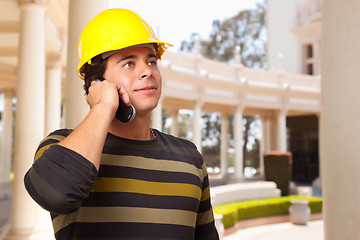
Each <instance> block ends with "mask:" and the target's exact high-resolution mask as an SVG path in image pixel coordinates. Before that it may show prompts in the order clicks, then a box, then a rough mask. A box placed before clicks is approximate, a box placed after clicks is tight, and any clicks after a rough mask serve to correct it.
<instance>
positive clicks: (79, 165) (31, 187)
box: [24, 138, 97, 214]
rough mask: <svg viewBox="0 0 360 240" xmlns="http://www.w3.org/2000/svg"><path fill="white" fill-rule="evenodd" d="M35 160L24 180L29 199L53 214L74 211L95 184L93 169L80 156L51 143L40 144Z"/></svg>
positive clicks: (94, 171)
mask: <svg viewBox="0 0 360 240" xmlns="http://www.w3.org/2000/svg"><path fill="white" fill-rule="evenodd" d="M49 139H51V138H49ZM44 149H45V150H44ZM35 160H36V161H35V162H34V164H33V165H32V167H31V168H30V169H29V170H28V172H27V173H26V175H25V177H24V183H25V188H26V190H27V191H28V193H29V194H30V196H31V197H32V198H33V199H34V200H35V201H36V202H37V203H38V204H39V205H40V206H41V207H43V208H44V209H46V210H48V211H49V212H52V213H55V214H66V213H70V212H73V211H75V210H76V209H78V208H79V207H80V205H81V203H82V201H83V200H84V199H85V198H87V197H88V195H89V192H90V190H91V189H92V188H93V185H94V183H95V179H96V176H97V170H96V168H95V166H94V165H93V164H92V163H91V162H90V161H88V160H87V159H86V158H84V157H83V156H81V155H80V154H78V153H76V152H74V151H72V150H70V149H68V148H65V147H63V146H60V145H57V144H54V140H53V139H52V140H49V141H44V142H42V143H41V144H40V146H39V148H38V150H37V153H36V154H35Z"/></svg>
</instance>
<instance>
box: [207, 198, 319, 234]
mask: <svg viewBox="0 0 360 240" xmlns="http://www.w3.org/2000/svg"><path fill="white" fill-rule="evenodd" d="M291 199H305V200H309V207H310V209H311V212H312V213H316V212H321V209H322V199H321V198H317V197H300V196H286V197H279V198H268V199H258V200H248V201H240V202H234V203H227V204H222V205H219V206H216V207H215V208H214V213H219V214H222V215H223V219H222V222H223V224H224V227H225V228H228V227H231V226H234V225H235V223H236V222H237V221H239V220H244V219H250V218H257V217H268V216H276V215H284V214H288V213H289V207H290V200H291Z"/></svg>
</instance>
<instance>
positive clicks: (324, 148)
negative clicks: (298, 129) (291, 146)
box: [320, 0, 360, 240]
mask: <svg viewBox="0 0 360 240" xmlns="http://www.w3.org/2000/svg"><path fill="white" fill-rule="evenodd" d="M322 4H323V6H322V16H321V20H322V36H321V39H322V42H321V43H322V44H323V45H322V51H321V59H322V62H321V77H322V83H321V95H322V97H321V101H322V102H321V119H320V136H321V141H320V151H321V178H322V185H323V200H324V207H323V212H324V233H325V234H324V236H325V240H338V239H360V228H359V222H360V211H358V207H359V203H360V188H359V187H358V185H357V184H358V183H359V182H360V174H359V170H360V155H359V149H360V141H359V132H360V124H359V122H358V119H360V111H359V109H360V98H359V89H360V81H359V76H360V58H359V56H360V46H359V39H360V29H359V28H358V27H352V26H354V24H356V23H359V22H360V1H357V0H343V1H338V0H324V1H322Z"/></svg>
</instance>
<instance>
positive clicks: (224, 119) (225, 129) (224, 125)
mask: <svg viewBox="0 0 360 240" xmlns="http://www.w3.org/2000/svg"><path fill="white" fill-rule="evenodd" d="M220 141H221V145H220V171H221V175H222V176H223V177H225V176H226V175H227V170H228V167H229V159H228V149H229V115H227V114H221V140H220Z"/></svg>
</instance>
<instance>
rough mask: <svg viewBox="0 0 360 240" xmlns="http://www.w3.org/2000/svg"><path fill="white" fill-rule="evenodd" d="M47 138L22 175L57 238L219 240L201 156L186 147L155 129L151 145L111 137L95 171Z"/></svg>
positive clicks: (60, 135) (59, 135)
mask: <svg viewBox="0 0 360 240" xmlns="http://www.w3.org/2000/svg"><path fill="white" fill-rule="evenodd" d="M71 131H72V130H66V129H63V130H58V131H55V132H54V133H52V134H50V135H49V136H48V137H47V138H46V139H44V140H43V141H42V142H41V143H40V145H39V147H38V149H37V152H36V155H35V162H34V164H33V166H32V167H31V168H30V169H29V171H28V172H27V174H26V175H25V186H26V189H27V191H28V192H29V194H30V195H31V196H32V198H33V199H34V200H35V201H36V202H37V203H38V204H39V205H40V206H42V207H43V208H45V209H46V210H48V211H50V213H51V217H52V223H53V227H54V232H55V237H56V239H66V240H88V239H93V240H95V239H96V240H102V239H104V240H108V239H112V240H113V239H124V240H125V239H126V240H128V239H129V240H130V239H132V240H135V239H136V240H150V239H152V240H154V239H162V240H170V239H171V240H174V239H184V240H191V239H196V240H198V239H204V240H205V239H206V240H212V239H219V237H218V234H217V231H216V228H215V224H214V218H213V212H212V207H211V203H210V192H209V181H208V175H207V171H206V167H205V163H204V161H203V159H202V156H201V154H200V153H199V152H198V151H197V150H196V147H195V145H194V144H192V143H191V142H189V141H187V140H184V139H179V138H176V137H173V136H170V135H167V134H164V133H161V132H159V131H156V130H154V132H155V135H156V138H155V139H154V140H149V141H138V140H130V139H124V138H120V137H117V136H114V135H112V134H110V133H109V134H108V136H107V138H106V141H105V145H104V149H103V153H102V157H101V163H100V168H99V171H98V172H97V170H96V168H95V166H94V165H93V164H92V163H91V162H89V161H88V160H86V159H85V158H84V157H82V156H81V155H79V154H78V153H76V152H74V151H72V150H70V149H67V148H65V147H62V146H60V145H57V144H56V143H57V142H59V141H61V140H62V139H64V138H65V137H66V136H67V135H68V134H70V133H71Z"/></svg>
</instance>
